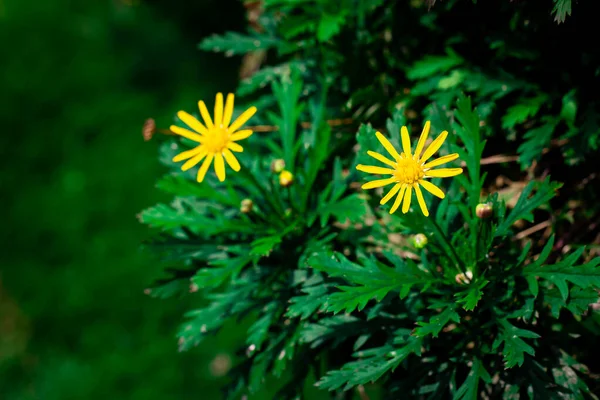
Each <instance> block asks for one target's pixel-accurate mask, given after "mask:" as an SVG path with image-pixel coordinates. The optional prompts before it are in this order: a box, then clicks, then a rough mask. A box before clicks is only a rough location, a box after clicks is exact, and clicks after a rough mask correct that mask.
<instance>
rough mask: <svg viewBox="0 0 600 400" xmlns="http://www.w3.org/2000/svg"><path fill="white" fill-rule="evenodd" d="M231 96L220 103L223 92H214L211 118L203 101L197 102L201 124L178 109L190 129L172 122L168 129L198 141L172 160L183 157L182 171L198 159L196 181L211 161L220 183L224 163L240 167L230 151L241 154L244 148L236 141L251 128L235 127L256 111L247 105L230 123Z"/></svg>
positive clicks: (202, 176) (201, 179) (245, 136)
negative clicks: (212, 116)
mask: <svg viewBox="0 0 600 400" xmlns="http://www.w3.org/2000/svg"><path fill="white" fill-rule="evenodd" d="M233 101H234V95H233V94H232V93H229V94H228V95H227V99H226V100H225V106H223V94H222V93H217V96H216V98H215V110H214V111H215V112H214V120H213V118H211V116H210V113H209V112H208V108H206V104H204V102H203V101H202V100H200V101H199V102H198V109H199V110H200V115H201V116H202V119H203V121H204V123H202V122H200V121H198V119H196V118H195V117H193V116H192V115H190V114H188V113H186V112H185V111H179V112H178V113H177V116H178V117H179V119H180V120H181V121H182V122H183V123H184V124H186V125H187V126H188V127H189V128H191V129H192V130H188V129H185V128H181V127H179V126H175V125H172V126H171V128H170V129H171V131H172V132H174V133H176V134H177V135H180V136H183V137H184V138H186V139H190V140H193V141H194V142H197V143H199V146H197V147H195V148H193V149H191V150H186V151H184V152H182V153H179V154H178V155H176V156H175V157H174V158H173V162H180V161H184V160H187V161H186V162H185V163H184V164H183V165H182V166H181V170H182V171H187V170H188V169H190V168H192V167H194V166H196V165H197V164H198V163H200V161H202V160H204V161H203V162H202V165H201V166H200V169H199V170H198V178H197V179H198V182H202V181H203V180H204V177H205V176H206V173H207V171H208V169H209V168H210V165H211V163H212V162H213V161H214V165H215V173H216V175H217V178H219V180H220V181H221V182H223V181H224V180H225V163H227V165H229V167H231V169H233V170H234V171H236V172H237V171H239V170H240V168H241V167H240V163H239V161H238V160H237V158H236V157H235V156H234V155H233V153H232V152H237V153H241V152H242V151H244V148H243V147H242V146H240V145H239V144H237V143H236V142H237V141H239V140H242V139H246V138H248V137H250V136H251V135H252V133H253V132H252V130H250V129H244V130H239V129H240V128H241V127H242V126H243V125H244V124H245V123H246V122H248V120H249V119H250V118H251V117H252V116H253V115H254V114H255V113H256V107H250V108H249V109H247V110H246V111H244V112H243V113H242V115H240V116H239V117H238V118H237V119H236V120H235V121H233V122H232V123H231V117H232V116H233Z"/></svg>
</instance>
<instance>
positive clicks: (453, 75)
mask: <svg viewBox="0 0 600 400" xmlns="http://www.w3.org/2000/svg"><path fill="white" fill-rule="evenodd" d="M466 78H467V74H466V73H465V72H464V71H459V70H454V71H452V72H450V74H449V75H448V76H446V77H444V78H442V79H440V80H439V82H438V89H441V90H448V89H452V88H454V87H456V86H458V85H460V84H461V83H462V82H463V81H464V80H465V79H466Z"/></svg>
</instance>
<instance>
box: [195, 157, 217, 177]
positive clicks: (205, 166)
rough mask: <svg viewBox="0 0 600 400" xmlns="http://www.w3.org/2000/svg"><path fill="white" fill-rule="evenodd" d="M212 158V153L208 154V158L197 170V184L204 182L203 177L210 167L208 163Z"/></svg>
mask: <svg viewBox="0 0 600 400" xmlns="http://www.w3.org/2000/svg"><path fill="white" fill-rule="evenodd" d="M213 157H214V153H208V156H207V157H206V158H205V159H204V162H203V163H202V166H201V167H200V169H199V170H198V177H197V180H198V182H202V181H203V180H204V176H206V171H208V167H210V163H211V162H212V160H213Z"/></svg>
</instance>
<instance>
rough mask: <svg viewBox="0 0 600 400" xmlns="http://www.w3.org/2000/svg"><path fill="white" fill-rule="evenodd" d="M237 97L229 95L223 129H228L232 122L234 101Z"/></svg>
mask: <svg viewBox="0 0 600 400" xmlns="http://www.w3.org/2000/svg"><path fill="white" fill-rule="evenodd" d="M234 98H235V96H234V94H233V93H229V94H228V95H227V101H226V102H225V114H223V122H222V123H223V127H224V128H227V127H228V126H229V123H230V122H231V116H232V115H233V100H234Z"/></svg>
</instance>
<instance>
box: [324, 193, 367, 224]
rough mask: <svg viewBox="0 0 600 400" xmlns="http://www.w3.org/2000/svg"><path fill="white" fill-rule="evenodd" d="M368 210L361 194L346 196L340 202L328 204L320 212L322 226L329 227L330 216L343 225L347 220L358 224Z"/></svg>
mask: <svg viewBox="0 0 600 400" xmlns="http://www.w3.org/2000/svg"><path fill="white" fill-rule="evenodd" d="M366 210H367V204H366V202H365V200H364V199H363V198H362V197H361V196H360V195H359V194H352V195H350V196H346V197H344V198H343V199H342V200H340V201H337V202H334V203H330V204H327V205H326V206H325V207H323V208H322V209H321V210H320V212H321V226H322V227H325V226H327V221H328V219H329V216H330V215H332V216H333V217H334V218H335V219H336V220H337V221H339V222H342V223H343V222H345V221H346V220H347V219H349V220H350V221H351V222H357V221H359V220H361V219H362V218H363V217H364V215H365V213H366Z"/></svg>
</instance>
